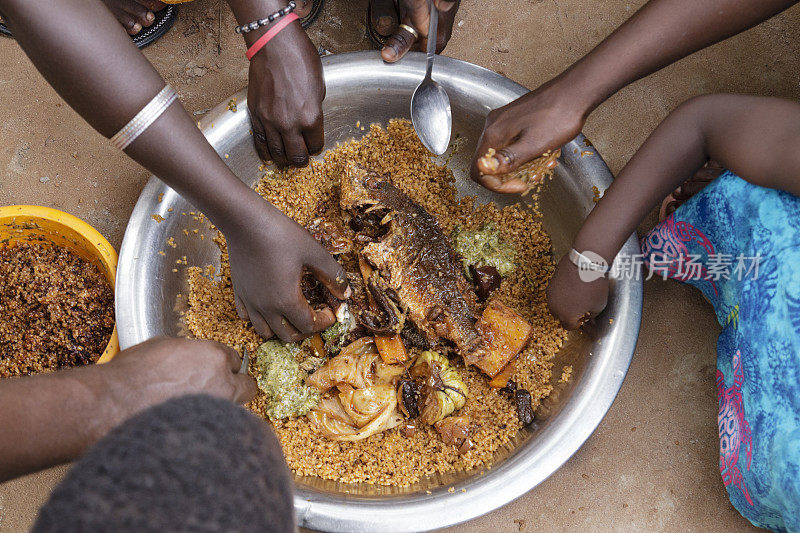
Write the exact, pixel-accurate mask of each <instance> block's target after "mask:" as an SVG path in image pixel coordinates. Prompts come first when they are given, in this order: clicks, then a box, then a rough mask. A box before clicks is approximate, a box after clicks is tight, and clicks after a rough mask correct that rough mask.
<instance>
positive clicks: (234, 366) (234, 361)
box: [220, 344, 242, 372]
mask: <svg viewBox="0 0 800 533" xmlns="http://www.w3.org/2000/svg"><path fill="white" fill-rule="evenodd" d="M220 348H221V349H222V351H223V352H225V355H226V356H227V358H228V366H229V367H230V369H231V370H233V371H234V372H238V371H239V369H240V368H241V367H242V356H241V355H240V354H239V352H237V351H236V350H234V349H233V348H232V347H230V346H228V345H227V344H220Z"/></svg>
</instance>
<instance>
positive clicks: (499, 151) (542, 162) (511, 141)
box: [470, 80, 588, 193]
mask: <svg viewBox="0 0 800 533" xmlns="http://www.w3.org/2000/svg"><path fill="white" fill-rule="evenodd" d="M564 85H565V84H561V83H559V82H558V81H557V80H554V81H551V82H548V83H546V84H545V85H542V86H541V87H539V88H538V89H536V90H535V91H532V92H530V93H528V94H526V95H525V96H522V97H520V98H518V99H517V100H514V101H513V102H511V103H510V104H508V105H505V106H503V107H501V108H498V109H495V110H493V111H491V112H490V113H489V116H488V117H487V118H486V124H485V126H484V128H483V133H482V134H481V137H480V139H479V140H478V148H477V149H476V150H475V155H474V156H473V158H472V167H471V169H470V175H471V177H472V179H473V180H475V181H477V182H478V183H480V184H481V185H483V186H484V187H486V188H487V189H491V190H493V191H495V192H502V193H524V192H525V191H527V190H528V189H529V188H530V187H531V185H532V184H535V183H536V182H537V181H541V180H542V179H543V178H544V175H545V174H544V173H545V172H547V171H548V170H550V169H552V168H553V166H551V165H554V163H553V162H554V161H555V158H557V157H558V155H557V154H558V149H559V148H560V147H561V146H563V145H564V144H566V143H568V142H569V141H571V140H572V139H574V138H575V136H576V135H578V134H579V133H580V132H581V128H582V127H583V124H584V122H585V120H586V115H587V114H588V107H585V106H583V105H582V104H581V101H580V100H579V99H576V98H574V97H573V96H572V91H571V90H570V88H569V87H567V86H564ZM543 154H544V155H543ZM537 158H538V159H537ZM534 160H537V161H536V163H534V168H530V167H528V168H527V169H523V172H522V173H521V174H520V175H513V173H514V172H515V171H518V170H520V168H521V167H524V166H525V165H526V164H527V163H529V162H532V161H534Z"/></svg>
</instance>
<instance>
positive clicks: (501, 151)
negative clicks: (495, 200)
mask: <svg viewBox="0 0 800 533" xmlns="http://www.w3.org/2000/svg"><path fill="white" fill-rule="evenodd" d="M487 139H488V140H487ZM492 141H494V142H492ZM503 144H505V143H504V141H502V140H500V138H498V136H496V135H492V134H491V132H488V131H487V132H485V133H484V136H483V137H482V138H481V142H480V143H479V145H478V150H477V151H476V152H475V156H474V160H473V165H472V169H471V171H470V173H471V176H472V178H473V179H474V180H475V181H477V182H478V183H480V184H481V185H483V186H484V187H486V188H487V189H489V190H492V191H495V192H500V193H505V194H511V193H522V192H525V191H526V190H527V189H528V185H527V184H526V183H524V182H523V181H521V180H519V179H510V180H504V179H501V178H502V176H503V175H505V174H508V173H509V172H513V171H515V170H516V169H518V168H519V167H520V166H522V165H523V164H525V163H527V162H528V161H531V160H533V159H536V158H537V157H539V156H541V155H542V154H543V153H545V152H546V151H547V148H546V147H545V148H542V147H540V145H539V144H538V143H531V142H530V140H528V139H526V138H525V132H524V131H523V132H521V133H520V134H519V136H518V138H517V140H516V141H514V142H512V143H511V144H508V145H506V146H503V147H502V148H498V146H502V145H503ZM490 148H494V149H495V153H494V154H493V155H488V152H489V149H490Z"/></svg>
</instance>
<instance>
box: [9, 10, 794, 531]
mask: <svg viewBox="0 0 800 533" xmlns="http://www.w3.org/2000/svg"><path fill="white" fill-rule="evenodd" d="M643 3H644V2H643V0H636V1H625V0H615V1H608V0H508V1H505V2H499V1H497V0H490V1H487V2H481V3H478V2H464V5H463V7H462V8H461V11H460V13H459V16H458V18H457V21H458V27H457V28H456V32H455V35H454V38H453V40H452V41H451V44H450V45H449V46H448V48H447V50H446V52H445V53H446V54H447V55H450V56H453V57H456V58H460V59H464V60H467V61H471V62H473V63H477V64H479V65H482V66H484V67H488V68H490V69H493V70H495V71H498V72H501V73H503V74H505V75H507V76H509V77H510V78H512V79H514V80H516V81H518V82H519V83H522V84H523V85H526V86H528V87H531V88H533V87H536V86H537V85H539V84H540V83H542V82H544V81H546V80H547V79H549V78H550V77H551V76H553V75H555V74H557V73H558V72H560V71H561V70H562V69H563V68H565V67H566V66H567V65H569V64H570V63H571V62H572V61H574V60H576V59H578V58H579V57H580V56H581V55H583V54H584V53H585V52H587V51H588V50H590V49H591V48H592V46H593V45H594V44H595V43H597V42H598V41H599V40H600V39H602V38H603V37H604V36H606V35H607V34H608V33H610V32H611V31H612V30H613V28H615V27H616V26H617V25H618V24H619V23H621V22H622V21H623V20H625V19H626V18H627V17H628V16H630V15H631V14H632V13H633V12H634V11H635V10H636V9H637V8H638V7H640V6H641V5H642V4H643ZM364 6H365V0H358V1H346V0H328V2H327V5H326V6H325V10H324V13H323V14H322V16H321V17H320V19H319V20H318V22H317V23H316V24H315V25H314V26H313V28H312V29H311V30H310V33H311V34H312V37H313V39H314V41H315V42H316V43H317V44H318V45H321V46H323V47H325V48H326V49H328V50H330V51H332V52H344V51H349V50H358V49H365V48H368V47H369V44H368V42H367V40H366V39H365V37H364V25H363V20H364ZM233 24H234V23H233V18H232V16H231V15H230V13H229V12H228V9H227V6H225V5H224V4H222V5H220V3H218V2H216V1H212V0H198V1H197V2H195V3H194V4H189V5H187V6H184V7H182V8H181V13H180V19H179V21H178V22H177V23H176V25H175V27H174V28H173V29H172V30H171V31H170V33H169V34H168V35H167V36H166V37H165V38H164V39H162V40H161V41H159V42H158V43H156V44H155V45H153V46H151V47H150V48H148V49H147V50H146V51H145V54H146V55H147V57H148V58H149V59H150V60H151V61H152V62H153V64H154V65H155V66H156V67H157V68H158V70H159V71H160V72H161V73H162V74H163V75H164V76H165V78H167V79H168V80H169V82H170V83H171V84H172V85H173V86H174V87H175V88H176V89H177V90H178V91H179V92H180V95H181V99H182V101H183V103H184V105H185V106H186V108H187V109H189V110H190V111H194V112H199V113H198V116H200V115H201V114H202V113H201V112H202V111H203V110H205V109H208V108H210V107H212V106H214V105H216V104H217V103H219V102H220V101H222V100H223V99H225V98H226V97H227V96H229V95H230V94H232V93H234V92H235V91H237V90H238V89H240V88H241V87H243V86H244V85H245V84H246V82H247V64H246V61H245V59H244V57H243V55H244V54H243V52H244V50H243V45H242V44H241V42H240V41H239V39H238V37H237V36H235V35H234V34H233V32H232V31H230V28H231V27H232V26H233ZM220 29H221V30H222V31H220ZM799 29H800V9H793V10H790V11H789V12H787V13H785V14H784V15H782V16H779V17H777V18H775V19H773V20H771V21H769V22H767V23H765V24H763V25H762V26H760V27H758V28H756V29H754V30H751V31H749V32H747V33H745V34H743V35H740V36H738V37H736V38H734V39H731V40H729V41H727V42H725V43H722V44H720V45H717V46H715V47H712V48H711V49H708V50H706V51H704V52H701V53H698V54H696V55H694V56H692V57H690V58H687V59H686V60H684V61H681V62H680V63H678V64H676V65H673V66H671V67H669V68H667V69H665V70H663V71H662V72H660V73H658V74H655V75H653V76H651V77H649V78H647V79H645V80H642V81H640V82H637V83H635V84H633V85H631V86H630V87H628V88H626V89H624V90H623V91H621V92H620V93H619V94H617V95H616V96H615V97H613V98H612V99H611V100H609V101H608V102H607V103H606V104H604V105H603V106H602V107H601V108H599V109H598V110H597V111H596V112H595V113H594V114H593V115H592V117H591V118H590V120H589V122H588V124H587V125H586V128H585V133H586V135H587V136H588V137H589V138H590V139H592V141H593V142H594V143H595V145H596V146H597V148H598V150H599V152H600V153H601V154H602V155H603V156H604V158H605V159H606V161H607V162H608V164H609V166H610V167H611V169H612V171H614V172H616V171H618V170H619V169H620V168H621V167H622V166H623V164H624V163H625V161H626V160H627V159H628V158H629V157H630V156H631V154H633V153H634V151H635V150H636V149H637V148H638V146H639V145H640V144H641V143H642V141H643V140H644V139H645V137H646V136H647V134H648V133H649V132H650V131H651V130H652V129H653V128H654V127H655V126H656V125H657V124H658V122H659V121H660V120H661V119H663V118H664V117H665V116H666V114H667V113H668V112H669V111H670V109H672V108H673V107H674V106H676V105H677V104H679V103H680V102H682V101H683V100H685V99H687V98H689V97H691V96H694V95H697V94H702V93H706V92H722V91H725V92H741V93H752V94H761V95H773V96H783V97H789V98H798V97H800V59H799V58H800V53H798V52H800V39H798V34H800V31H798V30H799ZM135 82H136V80H131V83H135ZM0 175H2V176H3V178H2V179H1V180H0V205H6V204H20V203H27V204H41V205H48V206H52V207H56V208H59V209H63V210H66V211H68V212H71V213H73V214H75V215H77V216H79V217H81V218H83V219H85V220H87V221H88V222H90V223H91V224H93V225H94V226H95V227H96V228H98V229H99V230H100V231H101V232H102V233H103V234H105V235H106V236H107V237H108V238H109V240H110V241H111V243H112V244H113V245H114V246H117V247H118V246H119V244H120V242H121V239H122V234H123V231H124V228H125V224H126V221H127V219H128V216H129V215H130V212H131V210H132V209H133V205H134V203H135V201H136V198H137V197H138V194H139V191H140V190H141V188H142V186H143V184H144V182H145V180H146V179H147V177H148V173H147V172H146V171H144V170H143V169H141V168H139V167H138V166H137V165H136V164H135V163H133V162H131V161H130V160H127V159H126V158H125V157H124V156H123V155H122V154H121V153H119V152H117V151H115V150H114V149H112V148H111V147H110V146H109V145H108V143H107V142H106V141H105V140H104V139H103V138H101V137H100V136H99V135H98V134H97V133H95V132H94V131H93V130H92V129H91V128H89V126H87V125H86V124H85V123H84V122H83V121H82V120H81V119H80V118H79V117H78V116H77V115H76V114H75V113H74V112H73V111H72V110H71V109H70V108H69V107H67V106H66V105H64V104H63V102H62V101H61V100H60V98H59V97H58V96H57V95H56V94H55V93H54V92H53V91H52V89H50V88H49V86H48V85H47V84H46V83H45V82H44V81H43V80H42V79H41V77H40V76H39V74H38V73H37V72H36V71H35V70H34V69H33V68H32V67H31V65H30V63H29V62H28V60H27V59H26V57H25V56H24V55H23V54H22V52H21V51H20V50H19V49H18V48H17V46H16V44H15V43H14V41H12V40H9V39H0ZM647 225H648V224H647V223H645V224H644V225H643V228H645V227H647ZM650 225H652V220H651V221H650ZM676 309H680V312H675V310H676ZM718 333H719V326H718V325H717V323H716V321H715V319H714V315H713V313H712V310H711V308H710V307H709V306H708V305H707V304H706V303H705V301H704V300H703V299H702V298H701V297H700V295H699V294H698V293H696V292H694V291H692V290H690V289H689V288H687V287H682V286H680V285H678V284H676V283H664V282H660V281H650V282H647V283H646V284H645V305H644V314H643V317H642V329H641V334H640V337H639V344H638V347H637V349H636V355H635V357H634V360H633V364H632V365H631V368H630V371H629V373H628V376H627V378H626V380H625V384H624V386H623V387H622V390H621V392H620V394H619V396H618V398H617V400H616V402H615V403H614V405H613V407H612V408H611V410H610V411H609V413H608V416H607V417H606V418H605V420H604V421H603V423H602V424H601V425H600V427H599V428H598V430H597V431H596V433H595V434H594V435H593V436H592V437H591V438H590V439H589V440H588V441H587V443H586V444H585V445H584V446H583V448H582V449H581V450H580V451H579V452H578V453H577V454H576V455H575V456H574V457H573V458H572V459H571V460H570V461H569V462H568V463H567V464H566V465H565V466H564V467H562V468H561V469H560V470H559V471H558V472H556V473H555V474H554V475H553V476H552V477H551V478H550V479H548V480H547V481H545V482H544V483H543V484H541V485H540V486H539V487H537V488H536V489H534V490H533V491H531V492H530V493H529V494H527V495H525V496H524V497H522V498H520V499H518V500H517V501H515V502H513V503H511V504H509V505H507V506H506V507H504V508H502V509H500V510H498V511H495V512H494V513H491V514H489V515H487V516H484V517H483V518H480V519H478V520H474V521H472V522H470V523H468V524H466V525H465V526H463V527H459V528H457V530H458V531H490V530H491V531H534V530H546V531H574V530H581V529H589V530H612V529H613V530H657V531H667V530H675V529H680V530H703V531H730V530H736V531H742V530H746V529H747V528H748V527H750V526H749V524H748V523H747V522H746V521H745V520H744V519H743V518H741V516H739V515H738V513H737V512H736V511H735V510H734V509H733V508H732V506H731V505H730V504H729V502H728V500H727V497H726V493H725V490H724V487H723V485H722V482H721V480H720V477H719V471H718V466H717V458H718V451H717V450H718V443H717V436H716V433H717V428H716V412H717V407H716V389H715V385H714V374H715V370H714V369H715V366H714V365H715V341H716V336H717V334H718ZM65 471H66V467H59V468H55V469H51V470H48V471H46V472H43V473H40V474H37V475H33V476H29V477H26V478H23V479H19V480H15V481H13V482H10V483H6V484H4V485H0V531H24V530H26V529H27V528H29V527H30V525H31V524H32V522H33V520H34V518H35V516H36V510H37V509H38V507H39V506H40V505H41V504H42V502H43V501H45V499H46V498H47V495H48V493H49V491H50V490H51V488H52V486H53V485H54V484H55V483H56V482H57V481H58V480H59V479H60V478H61V477H62V476H63V474H64V472H65ZM455 530H456V529H454V531H455Z"/></svg>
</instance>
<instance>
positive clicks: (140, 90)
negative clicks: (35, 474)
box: [0, 0, 346, 341]
mask: <svg viewBox="0 0 800 533" xmlns="http://www.w3.org/2000/svg"><path fill="white" fill-rule="evenodd" d="M0 12H2V14H3V16H4V18H5V19H7V21H8V23H9V25H10V26H11V28H12V30H13V31H14V34H15V35H16V36H17V39H18V41H19V44H20V46H21V47H22V48H23V50H25V52H26V53H27V54H28V57H30V58H31V60H32V61H33V63H34V65H36V67H37V68H38V69H39V71H40V72H41V73H42V75H43V76H44V77H45V78H46V79H47V80H48V81H49V82H50V84H51V85H52V86H53V87H54V88H55V89H56V91H58V93H59V94H60V95H61V96H62V97H63V98H64V99H65V100H66V101H67V103H68V104H69V105H70V106H72V108H73V109H75V110H76V111H77V112H78V113H79V114H80V115H81V116H82V117H83V118H84V119H86V121H87V122H89V123H90V124H91V125H92V126H93V127H94V128H95V129H97V131H99V132H100V133H102V134H103V135H105V136H106V137H110V136H112V135H113V134H114V133H116V131H117V130H119V129H120V128H121V127H122V126H124V125H125V124H126V123H127V122H128V121H129V120H130V119H131V118H132V117H133V116H134V115H136V113H137V112H138V111H139V110H140V109H141V108H142V107H143V106H144V105H145V104H146V103H147V102H149V101H150V99H151V98H153V96H155V95H156V94H157V93H158V92H159V91H160V90H161V88H162V87H163V86H164V81H163V80H162V79H161V77H160V76H159V75H158V73H157V72H156V71H155V69H154V68H153V67H152V66H151V65H150V63H148V62H147V60H146V59H145V57H144V56H143V55H142V54H141V53H140V52H139V51H138V50H137V49H136V48H135V47H134V45H133V44H132V43H131V41H130V38H129V37H128V36H127V35H126V34H125V32H124V31H123V30H122V28H121V26H120V25H119V23H117V21H116V20H115V19H114V18H113V17H112V16H111V14H110V12H109V11H108V10H107V9H106V8H105V7H104V6H103V4H102V3H101V2H100V1H99V0H36V1H35V2H31V1H28V0H0ZM76 36H80V37H77V38H76ZM126 153H127V154H128V155H129V156H130V157H132V158H133V159H135V160H136V161H138V162H139V163H141V164H142V165H143V166H144V167H146V168H147V169H148V170H150V171H151V172H153V173H154V174H156V175H157V176H159V177H160V178H161V179H162V180H164V181H165V182H166V183H167V184H169V185H170V186H171V187H172V188H174V189H175V190H177V191H178V192H179V193H180V194H181V195H183V196H184V197H185V198H187V199H188V200H189V201H190V202H191V203H192V204H194V206H195V207H197V208H199V209H200V210H201V211H203V212H204V213H205V214H206V215H207V216H208V217H209V218H210V219H211V221H212V222H213V223H214V224H215V225H216V226H217V227H218V228H219V229H220V230H221V231H222V232H223V233H224V234H225V236H226V238H227V242H228V250H229V253H230V257H231V271H232V278H233V285H234V290H235V292H236V296H237V300H238V302H237V303H238V305H237V308H238V310H239V313H240V315H241V316H242V318H249V319H250V321H251V322H252V324H253V326H254V327H255V328H256V330H257V331H258V332H259V333H260V334H261V335H262V336H264V337H270V336H271V335H272V333H273V332H274V333H275V334H277V335H278V336H279V337H281V339H283V340H286V341H289V340H298V339H300V338H302V337H303V336H308V335H309V334H311V333H313V332H314V331H318V330H320V329H324V328H325V327H327V326H328V325H330V324H331V323H332V322H333V321H334V317H333V313H332V312H330V310H326V311H323V312H315V311H313V310H312V309H311V308H310V307H309V305H308V303H307V302H306V300H305V298H303V296H302V292H301V291H300V288H299V284H300V277H301V274H302V270H303V268H304V267H309V268H311V269H312V270H313V271H314V273H315V274H316V275H317V276H318V277H319V278H320V281H322V282H323V283H325V284H326V285H328V286H329V288H331V290H332V291H333V292H334V294H338V295H339V296H342V295H343V291H344V289H345V287H346V282H344V281H342V280H344V275H343V274H342V271H341V268H340V266H339V265H338V263H336V261H334V260H333V258H332V257H331V256H330V255H329V254H328V253H327V252H326V251H325V250H324V249H323V248H322V247H321V246H319V245H318V244H317V243H316V241H314V239H313V238H312V237H311V236H310V235H309V234H308V233H307V232H306V231H305V230H304V229H303V228H302V227H300V226H299V225H297V224H296V223H294V222H293V221H291V220H290V219H288V218H287V217H285V216H284V215H283V214H282V213H281V212H280V211H278V210H277V209H276V208H275V207H273V206H272V205H270V204H269V203H267V202H265V201H264V200H263V199H262V198H261V197H260V196H258V194H256V193H255V192H254V191H253V190H251V189H250V188H249V187H247V186H246V185H244V184H243V183H242V182H241V181H240V180H239V179H238V178H237V177H236V176H235V175H234V174H233V173H232V172H231V171H230V170H229V169H228V168H227V167H226V166H225V164H224V162H223V161H222V159H220V158H219V156H218V155H217V154H216V152H214V150H213V149H212V148H211V146H210V145H209V144H208V142H207V141H206V140H205V138H204V137H203V135H202V134H201V133H200V131H199V130H198V129H197V126H196V125H195V123H194V122H193V121H192V119H191V118H190V117H189V115H188V114H187V113H186V112H185V111H184V109H183V108H182V106H181V105H180V104H179V103H175V104H172V105H171V106H170V107H169V109H168V110H167V111H166V112H165V113H164V114H163V115H162V116H161V117H160V118H159V119H158V120H156V122H155V123H153V125H152V126H150V128H148V129H147V130H146V131H145V132H144V133H143V134H142V135H141V136H140V137H139V138H138V139H136V140H135V141H134V142H133V143H132V144H131V145H130V146H129V147H128V148H127V150H126ZM287 243H292V244H293V246H287ZM287 250H288V251H290V252H291V253H287Z"/></svg>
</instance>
